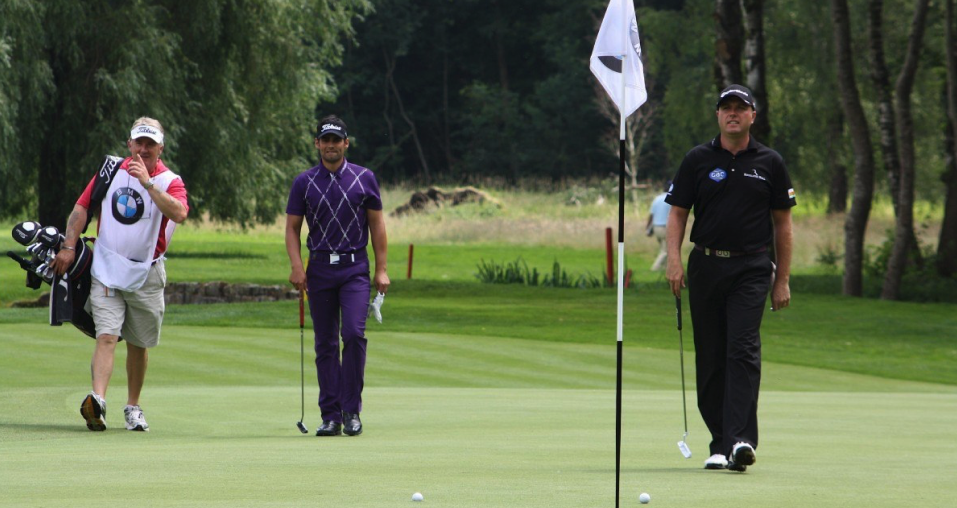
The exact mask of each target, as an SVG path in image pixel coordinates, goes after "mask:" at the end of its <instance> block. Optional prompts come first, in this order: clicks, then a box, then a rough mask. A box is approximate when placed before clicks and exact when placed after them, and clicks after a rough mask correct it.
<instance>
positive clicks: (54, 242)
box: [37, 226, 63, 250]
mask: <svg viewBox="0 0 957 508" xmlns="http://www.w3.org/2000/svg"><path fill="white" fill-rule="evenodd" d="M61 241H63V236H62V235H61V234H60V230H59V229H57V228H55V227H53V226H47V227H45V228H43V229H41V230H40V234H38V235H37V243H39V244H41V245H43V246H44V247H46V248H48V249H53V250H57V247H59V246H60V242H61Z"/></svg>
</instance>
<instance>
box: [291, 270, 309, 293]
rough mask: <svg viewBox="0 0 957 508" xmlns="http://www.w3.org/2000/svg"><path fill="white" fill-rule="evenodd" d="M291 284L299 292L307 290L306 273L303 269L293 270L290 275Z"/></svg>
mask: <svg viewBox="0 0 957 508" xmlns="http://www.w3.org/2000/svg"><path fill="white" fill-rule="evenodd" d="M289 282H290V283H291V284H292V285H293V287H295V288H296V289H298V290H299V291H305V290H306V272H305V270H303V269H302V268H293V269H292V273H290V274H289Z"/></svg>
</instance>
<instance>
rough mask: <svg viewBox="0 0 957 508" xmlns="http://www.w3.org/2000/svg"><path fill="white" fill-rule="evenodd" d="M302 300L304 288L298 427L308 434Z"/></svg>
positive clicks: (302, 313)
mask: <svg viewBox="0 0 957 508" xmlns="http://www.w3.org/2000/svg"><path fill="white" fill-rule="evenodd" d="M302 300H303V296H302V290H301V289H300V290H299V387H300V388H301V390H300V392H299V393H300V395H299V401H300V404H301V406H302V412H300V413H299V421H298V422H296V427H299V432H302V433H303V434H308V433H309V429H307V428H306V424H305V423H302V421H303V420H305V419H306V370H305V369H306V368H305V367H304V365H303V364H304V362H305V352H304V347H305V346H303V341H304V340H305V339H303V334H304V329H305V325H306V315H305V311H304V310H303V305H302Z"/></svg>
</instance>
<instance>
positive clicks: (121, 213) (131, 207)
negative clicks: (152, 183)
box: [112, 187, 143, 226]
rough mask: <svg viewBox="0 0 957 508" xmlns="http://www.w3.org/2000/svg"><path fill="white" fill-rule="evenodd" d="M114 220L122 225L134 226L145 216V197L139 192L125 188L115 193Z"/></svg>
mask: <svg viewBox="0 0 957 508" xmlns="http://www.w3.org/2000/svg"><path fill="white" fill-rule="evenodd" d="M112 201H113V218H114V219H116V221H117V222H119V223H120V224H126V225H127V226H129V225H130V224H134V223H135V222H136V221H138V220H140V217H142V216H143V197H142V196H140V194H139V193H138V192H136V191H135V190H133V189H131V188H129V187H123V188H122V189H118V190H117V191H116V192H114V193H113V200H112Z"/></svg>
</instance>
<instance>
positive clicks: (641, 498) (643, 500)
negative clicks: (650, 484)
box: [638, 492, 651, 504]
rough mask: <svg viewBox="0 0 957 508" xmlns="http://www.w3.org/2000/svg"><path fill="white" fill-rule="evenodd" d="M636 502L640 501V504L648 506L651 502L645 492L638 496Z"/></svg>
mask: <svg viewBox="0 0 957 508" xmlns="http://www.w3.org/2000/svg"><path fill="white" fill-rule="evenodd" d="M638 500H639V501H641V504H648V503H650V502H651V496H649V495H648V493H647V492H642V493H641V495H640V496H638Z"/></svg>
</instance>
